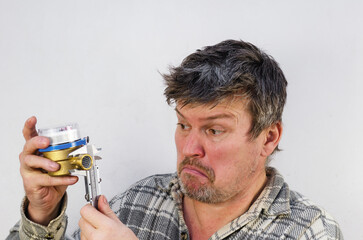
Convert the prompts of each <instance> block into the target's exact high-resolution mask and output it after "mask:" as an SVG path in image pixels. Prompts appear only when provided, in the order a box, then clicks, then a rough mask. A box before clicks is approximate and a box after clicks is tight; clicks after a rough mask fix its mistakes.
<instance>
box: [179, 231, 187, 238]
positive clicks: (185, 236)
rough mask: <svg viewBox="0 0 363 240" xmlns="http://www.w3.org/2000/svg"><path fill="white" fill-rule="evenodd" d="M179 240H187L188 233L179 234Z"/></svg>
mask: <svg viewBox="0 0 363 240" xmlns="http://www.w3.org/2000/svg"><path fill="white" fill-rule="evenodd" d="M180 238H181V239H182V240H187V239H188V233H186V232H183V233H181V234H180Z"/></svg>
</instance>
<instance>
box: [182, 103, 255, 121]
mask: <svg viewBox="0 0 363 240" xmlns="http://www.w3.org/2000/svg"><path fill="white" fill-rule="evenodd" d="M175 111H176V112H177V115H179V116H181V117H183V118H196V119H198V120H214V119H219V118H222V119H232V120H235V119H237V120H240V119H246V120H251V117H250V114H249V112H248V111H247V102H246V101H245V100H243V99H240V98H238V99H228V100H223V101H221V102H220V103H217V104H213V103H212V104H188V105H183V104H182V103H177V105H176V108H175Z"/></svg>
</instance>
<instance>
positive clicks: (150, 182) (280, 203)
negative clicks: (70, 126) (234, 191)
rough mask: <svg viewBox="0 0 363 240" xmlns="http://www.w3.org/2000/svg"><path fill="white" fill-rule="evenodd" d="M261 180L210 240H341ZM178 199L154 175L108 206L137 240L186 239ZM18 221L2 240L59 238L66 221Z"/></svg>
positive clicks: (271, 177)
mask: <svg viewBox="0 0 363 240" xmlns="http://www.w3.org/2000/svg"><path fill="white" fill-rule="evenodd" d="M267 176H268V182H267V184H266V187H265V188H264V190H263V191H262V192H261V194H260V196H259V197H258V198H257V200H256V201H255V202H254V203H253V204H252V205H251V207H250V208H249V210H248V211H247V212H245V213H244V214H243V215H241V216H239V217H238V218H236V219H234V220H233V221H231V222H230V223H228V224H227V225H225V226H224V227H222V228H221V229H219V230H218V231H217V232H215V233H214V234H213V235H212V236H211V237H210V239H211V240H220V239H249V240H251V239H300V240H304V239H327V240H328V239H331V240H333V239H334V240H335V239H336V240H337V239H339V240H340V239H343V236H342V233H341V231H340V229H339V226H338V224H337V222H336V221H335V220H334V219H333V218H332V217H331V216H330V215H329V214H328V213H327V212H325V211H324V210H323V209H321V208H319V207H317V206H316V205H314V204H312V203H311V202H310V201H309V200H307V199H306V198H304V197H303V196H302V195H300V194H299V193H297V192H294V191H291V190H289V187H288V185H287V184H286V183H285V182H284V180H283V178H282V176H281V175H280V174H279V173H278V172H277V171H276V170H275V169H273V168H268V169H267ZM182 199H183V194H182V193H181V191H180V186H179V184H178V180H177V176H176V174H166V175H155V176H151V177H148V178H146V179H144V180H141V181H139V182H138V183H136V184H135V185H133V186H132V187H131V188H130V189H128V190H127V191H126V192H125V193H122V194H120V195H117V196H115V197H114V198H113V199H112V200H111V201H110V206H111V208H112V210H113V211H114V212H115V213H116V214H117V216H118V217H119V218H120V220H121V221H122V222H123V223H125V224H126V225H127V226H128V227H129V228H131V229H132V231H133V232H134V233H135V234H136V236H137V237H138V238H139V239H157V240H159V239H189V238H190V237H189V233H188V229H187V226H186V224H185V222H184V218H183V212H182ZM65 202H66V201H65ZM64 205H66V204H64ZM64 209H65V206H64ZM22 212H23V211H22ZM24 218H25V215H24V214H23V213H22V224H20V226H19V224H18V225H16V226H15V227H14V228H13V229H12V232H11V234H10V235H9V238H8V239H18V238H17V237H19V236H23V237H26V238H27V239H30V238H31V239H50V238H51V237H52V236H53V237H55V238H58V239H60V238H63V235H64V231H65V228H66V221H67V219H66V216H65V215H64V211H62V214H61V216H59V217H58V218H57V219H55V220H53V221H52V222H51V223H50V224H49V225H48V227H43V226H40V225H37V224H34V223H31V222H30V221H29V220H27V219H24ZM211 221H213V220H211ZM18 232H20V234H19V233H18ZM64 238H65V239H80V237H79V230H77V231H76V232H75V233H74V234H73V237H72V238H71V237H67V236H65V237H64Z"/></svg>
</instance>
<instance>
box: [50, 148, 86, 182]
mask: <svg viewBox="0 0 363 240" xmlns="http://www.w3.org/2000/svg"><path fill="white" fill-rule="evenodd" d="M80 147H81V146H78V147H71V148H67V149H63V150H56V151H49V152H43V155H44V157H46V158H48V159H50V160H52V161H55V162H57V163H58V164H59V165H60V168H59V170H58V171H55V172H48V174H49V175H50V176H65V175H70V172H69V170H72V169H77V170H89V169H91V167H92V165H93V159H92V157H91V155H89V154H80V155H77V156H73V157H68V155H69V154H70V153H71V152H73V151H75V150H77V149H78V148H80Z"/></svg>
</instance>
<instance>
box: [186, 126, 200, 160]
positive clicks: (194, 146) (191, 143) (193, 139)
mask: <svg viewBox="0 0 363 240" xmlns="http://www.w3.org/2000/svg"><path fill="white" fill-rule="evenodd" d="M182 151H183V155H184V156H185V157H198V158H201V157H204V155H205V151H204V147H203V143H202V139H201V137H200V136H199V135H198V133H196V132H194V131H191V132H189V134H188V135H187V136H185V139H184V146H183V149H182Z"/></svg>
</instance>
